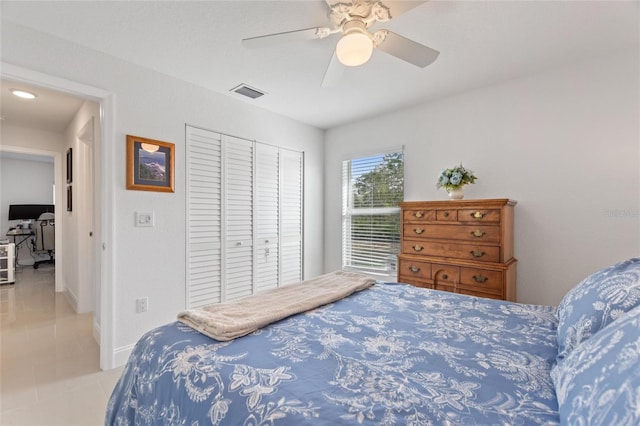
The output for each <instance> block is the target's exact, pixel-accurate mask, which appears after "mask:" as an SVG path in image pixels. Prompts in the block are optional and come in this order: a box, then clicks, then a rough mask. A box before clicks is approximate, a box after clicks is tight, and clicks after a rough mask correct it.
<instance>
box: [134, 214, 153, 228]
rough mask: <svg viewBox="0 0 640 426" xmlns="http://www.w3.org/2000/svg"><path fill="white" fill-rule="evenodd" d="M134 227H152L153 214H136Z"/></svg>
mask: <svg viewBox="0 0 640 426" xmlns="http://www.w3.org/2000/svg"><path fill="white" fill-rule="evenodd" d="M136 226H153V212H136Z"/></svg>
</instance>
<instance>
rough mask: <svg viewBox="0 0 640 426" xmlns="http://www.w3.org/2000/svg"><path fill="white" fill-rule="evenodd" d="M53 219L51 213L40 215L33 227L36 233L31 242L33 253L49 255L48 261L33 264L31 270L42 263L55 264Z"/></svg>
mask: <svg viewBox="0 0 640 426" xmlns="http://www.w3.org/2000/svg"><path fill="white" fill-rule="evenodd" d="M54 217H55V216H54V214H53V213H42V214H41V215H40V217H39V218H38V220H36V221H35V223H34V225H33V230H34V231H35V233H36V237H35V238H34V240H33V253H34V254H48V255H49V259H46V260H38V261H36V262H34V264H33V269H38V266H40V265H41V264H43V263H53V264H55V263H56V261H55V258H54V254H55V249H56V247H55V246H56V237H55V220H54Z"/></svg>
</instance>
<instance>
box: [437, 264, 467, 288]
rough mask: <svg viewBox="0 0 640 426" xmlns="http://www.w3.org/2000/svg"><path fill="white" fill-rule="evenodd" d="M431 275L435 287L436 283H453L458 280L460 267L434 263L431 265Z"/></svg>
mask: <svg viewBox="0 0 640 426" xmlns="http://www.w3.org/2000/svg"><path fill="white" fill-rule="evenodd" d="M431 275H432V276H433V283H434V285H435V288H437V286H438V284H444V285H454V284H457V283H458V282H459V281H460V268H459V267H458V266H453V265H441V264H438V263H434V264H432V265H431Z"/></svg>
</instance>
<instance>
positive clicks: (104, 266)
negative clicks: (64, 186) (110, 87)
mask: <svg viewBox="0 0 640 426" xmlns="http://www.w3.org/2000/svg"><path fill="white" fill-rule="evenodd" d="M0 76H2V78H8V79H11V80H14V81H19V82H23V83H27V84H30V85H34V86H40V87H45V88H48V89H52V90H56V91H59V92H63V93H68V94H71V95H74V96H78V97H80V98H83V99H88V100H92V101H94V102H97V103H99V104H100V122H101V126H100V128H101V138H100V144H99V146H95V149H94V155H95V158H99V160H100V161H99V169H100V170H99V174H98V175H96V176H95V179H94V184H93V190H94V194H95V196H94V203H96V204H98V205H94V216H95V211H96V210H97V209H99V210H100V212H101V215H100V216H101V217H100V221H99V222H94V225H95V228H96V229H95V231H97V235H99V236H100V237H101V238H100V239H98V238H96V239H95V240H94V242H93V246H94V247H93V250H92V252H93V257H94V265H95V266H94V267H97V268H99V270H100V277H99V279H98V282H97V283H94V285H95V284H97V286H98V287H99V288H98V289H97V290H98V292H99V295H100V321H99V328H100V330H99V332H100V368H101V369H103V370H109V369H112V368H114V367H115V366H116V365H115V356H114V353H115V345H114V341H115V339H114V337H115V336H114V332H115V315H114V308H115V306H114V289H113V258H114V246H113V241H114V240H115V238H114V223H113V218H114V217H115V197H114V193H115V184H114V180H113V159H114V156H115V155H114V149H115V147H114V144H113V143H111V142H112V141H113V140H114V134H115V128H114V124H115V96H114V94H113V93H110V92H108V91H105V90H103V89H99V88H96V87H92V86H87V85H85V84H82V83H78V82H74V81H71V80H66V79H63V78H59V77H55V76H52V75H49V74H44V73H41V72H37V71H33V70H30V69H27V68H22V67H19V66H16V65H13V64H9V63H6V62H0ZM54 161H60V165H61V164H62V153H59V159H58V157H54ZM57 192H58V191H57ZM56 197H57V196H56ZM59 210H60V209H56V211H59ZM56 241H58V240H57V239H56ZM56 248H58V247H57V243H56ZM57 278H58V277H57V276H56V285H57V283H58V281H59V280H58V279H57ZM60 282H61V281H60ZM56 290H57V288H56Z"/></svg>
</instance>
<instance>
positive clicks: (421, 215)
mask: <svg viewBox="0 0 640 426" xmlns="http://www.w3.org/2000/svg"><path fill="white" fill-rule="evenodd" d="M402 219H403V221H404V222H427V221H434V220H436V211H435V210H427V209H411V210H404V212H403V214H402Z"/></svg>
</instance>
